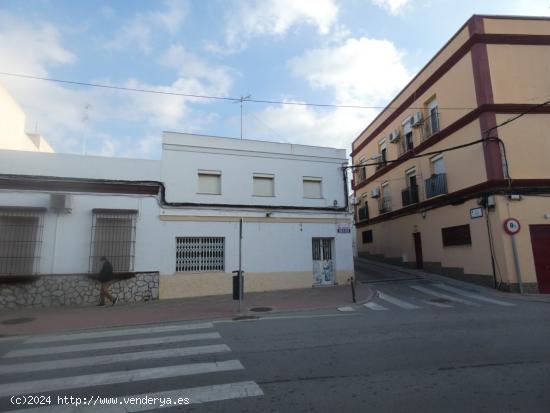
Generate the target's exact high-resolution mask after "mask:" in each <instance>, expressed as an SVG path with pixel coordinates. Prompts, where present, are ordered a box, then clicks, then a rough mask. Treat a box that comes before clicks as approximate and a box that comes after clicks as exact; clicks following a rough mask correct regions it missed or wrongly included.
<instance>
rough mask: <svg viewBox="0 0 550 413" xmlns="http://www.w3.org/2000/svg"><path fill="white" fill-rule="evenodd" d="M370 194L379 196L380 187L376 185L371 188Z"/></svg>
mask: <svg viewBox="0 0 550 413" xmlns="http://www.w3.org/2000/svg"><path fill="white" fill-rule="evenodd" d="M370 196H371V197H373V198H379V197H380V187H379V186H376V187H374V188H372V189H371V191H370Z"/></svg>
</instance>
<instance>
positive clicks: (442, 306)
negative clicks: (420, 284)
mask: <svg viewBox="0 0 550 413" xmlns="http://www.w3.org/2000/svg"><path fill="white" fill-rule="evenodd" d="M422 302H424V303H426V304H429V305H433V306H434V307H440V308H454V307H453V306H452V305H449V304H445V303H438V302H436V301H429V300H422Z"/></svg>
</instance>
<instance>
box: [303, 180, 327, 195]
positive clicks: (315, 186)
mask: <svg viewBox="0 0 550 413" xmlns="http://www.w3.org/2000/svg"><path fill="white" fill-rule="evenodd" d="M322 183H323V180H322V179H321V178H315V177H311V176H304V198H322V192H321V189H322V188H321V186H322Z"/></svg>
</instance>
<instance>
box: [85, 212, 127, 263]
mask: <svg viewBox="0 0 550 413" xmlns="http://www.w3.org/2000/svg"><path fill="white" fill-rule="evenodd" d="M136 218H137V211H135V210H123V209H94V210H93V217H92V245H91V247H90V266H89V269H90V272H98V271H99V269H100V268H101V265H102V263H101V262H100V258H101V257H106V258H107V259H108V260H109V262H110V263H111V264H113V271H116V272H127V271H133V269H134V255H135V244H136Z"/></svg>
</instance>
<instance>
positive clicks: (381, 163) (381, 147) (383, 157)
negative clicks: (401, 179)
mask: <svg viewBox="0 0 550 413" xmlns="http://www.w3.org/2000/svg"><path fill="white" fill-rule="evenodd" d="M378 150H379V153H380V159H378V162H379V163H378V165H377V166H376V169H380V168H383V167H384V166H386V160H387V154H386V140H385V139H382V140H381V141H380V142H378Z"/></svg>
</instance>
